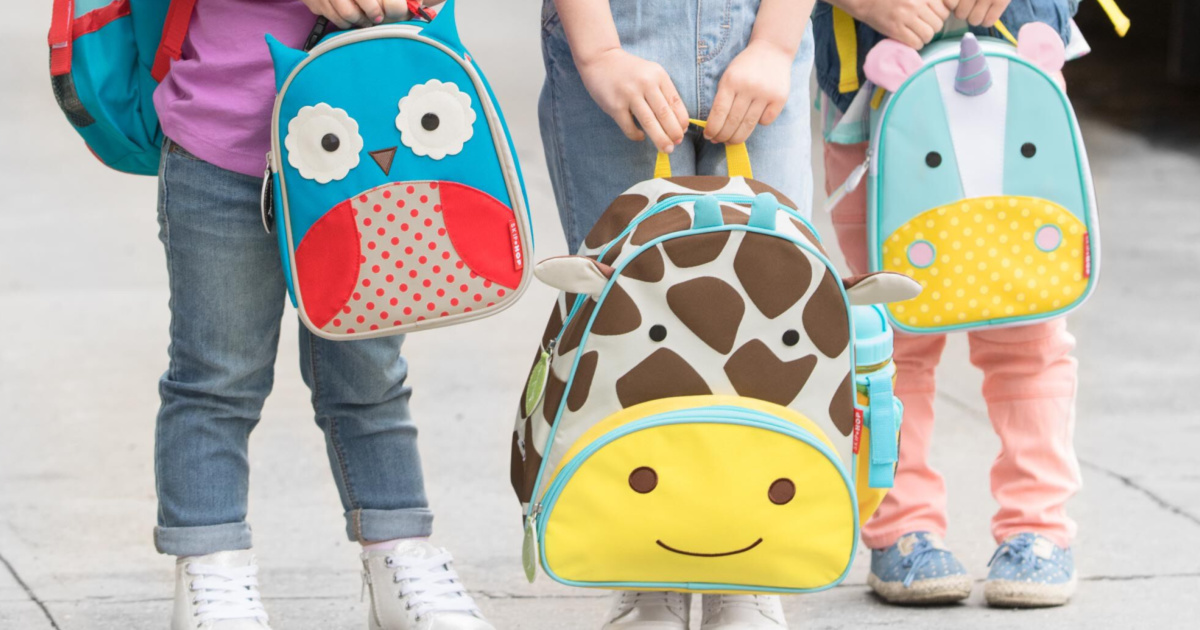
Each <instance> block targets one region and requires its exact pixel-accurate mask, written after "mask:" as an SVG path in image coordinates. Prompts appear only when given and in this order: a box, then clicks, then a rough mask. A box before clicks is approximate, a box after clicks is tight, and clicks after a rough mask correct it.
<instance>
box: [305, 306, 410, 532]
mask: <svg viewBox="0 0 1200 630" xmlns="http://www.w3.org/2000/svg"><path fill="white" fill-rule="evenodd" d="M403 340H404V338H403V336H398V337H383V338H378V339H366V340H360V341H330V340H328V339H321V338H319V337H317V336H316V335H314V334H312V333H311V332H309V331H308V329H306V328H301V329H300V371H301V374H302V376H303V377H304V382H305V384H307V385H308V387H309V389H311V390H312V394H313V396H312V400H313V410H314V411H315V412H316V419H317V425H318V426H320V427H321V430H322V431H324V432H325V445H326V451H327V452H328V455H329V463H330V465H331V466H332V468H333V478H334V481H335V482H336V483H337V488H338V494H339V495H340V496H341V499H342V507H343V508H344V510H345V515H346V535H347V536H348V537H349V538H350V540H352V541H355V542H359V543H371V542H380V541H391V540H394V539H398V538H417V537H424V536H429V534H430V532H431V528H432V525H433V512H431V511H430V509H429V506H428V502H427V501H426V498H425V485H424V483H425V482H424V476H423V474H422V472H421V458H420V455H419V454H418V452H417V427H416V425H415V424H414V423H413V421H412V417H411V416H410V415H409V410H408V398H409V395H410V394H411V392H412V388H410V387H409V386H408V385H406V384H405V380H406V378H407V377H408V363H407V362H406V361H405V360H404V357H403V356H401V355H400V346H401V343H402V342H403Z"/></svg>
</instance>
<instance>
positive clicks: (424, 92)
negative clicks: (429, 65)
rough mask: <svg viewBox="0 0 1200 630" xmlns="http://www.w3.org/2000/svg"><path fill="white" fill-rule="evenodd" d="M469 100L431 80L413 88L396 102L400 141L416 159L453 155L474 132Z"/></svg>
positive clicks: (450, 84) (435, 80)
mask: <svg viewBox="0 0 1200 630" xmlns="http://www.w3.org/2000/svg"><path fill="white" fill-rule="evenodd" d="M474 125H475V110H474V109H473V108H472V107H471V97H470V96H468V95H467V94H465V93H463V92H462V91H461V90H459V89H458V86H457V85H454V84H453V83H443V82H441V81H438V80H437V79H432V80H430V81H428V82H426V83H422V84H420V85H415V86H413V88H412V90H410V91H409V93H408V96H405V97H404V98H402V99H400V115H398V116H396V128H397V129H399V130H400V141H401V142H403V143H404V146H406V147H408V148H410V149H412V152H413V153H415V154H416V155H420V156H425V157H430V158H433V159H435V160H440V159H442V158H444V157H446V156H447V155H457V154H458V153H460V152H461V151H462V149H463V145H464V144H466V142H467V141H468V140H470V139H471V135H472V134H473V133H474V132H475V129H474Z"/></svg>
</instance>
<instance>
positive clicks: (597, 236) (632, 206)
mask: <svg viewBox="0 0 1200 630" xmlns="http://www.w3.org/2000/svg"><path fill="white" fill-rule="evenodd" d="M649 206H650V200H649V199H648V198H646V197H644V196H642V195H621V196H620V197H617V198H616V199H614V200H613V202H612V204H611V205H609V206H608V209H607V210H605V211H604V214H602V215H600V220H599V221H596V225H595V226H593V227H592V231H590V232H588V235H587V238H585V239H583V244H584V245H587V246H588V247H589V248H592V249H595V248H597V247H600V246H601V245H603V244H605V243H607V242H609V241H611V240H613V239H614V238H616V237H617V235H618V234H620V233H621V231H622V230H624V229H625V228H626V227H627V226H628V225H629V223H630V222H631V221H633V218H634V217H635V216H637V214H638V213H639V212H641V211H642V210H645V209H646V208H648V207H649Z"/></svg>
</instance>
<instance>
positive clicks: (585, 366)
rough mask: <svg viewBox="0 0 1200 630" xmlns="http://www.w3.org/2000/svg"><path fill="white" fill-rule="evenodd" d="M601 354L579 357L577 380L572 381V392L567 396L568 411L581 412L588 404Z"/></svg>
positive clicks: (592, 353) (595, 353)
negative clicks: (584, 405) (585, 404)
mask: <svg viewBox="0 0 1200 630" xmlns="http://www.w3.org/2000/svg"><path fill="white" fill-rule="evenodd" d="M599 360H600V353H599V352H596V351H595V350H593V351H591V352H587V353H585V354H584V355H583V356H581V357H579V366H578V367H576V368H575V378H574V380H572V381H571V391H570V393H568V394H567V409H570V410H571V411H579V410H580V409H582V408H583V404H584V403H586V402H587V399H588V394H589V393H590V392H591V391H592V377H593V376H595V375H596V363H597V362H598V361H599Z"/></svg>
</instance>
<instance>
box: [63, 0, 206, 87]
mask: <svg viewBox="0 0 1200 630" xmlns="http://www.w3.org/2000/svg"><path fill="white" fill-rule="evenodd" d="M68 1H69V0H68ZM195 7H196V0H172V2H171V8H170V9H168V10H167V20H166V22H164V23H163V34H162V41H161V42H160V43H159V45H158V52H157V53H155V55H154V67H153V68H152V69H151V70H150V75H151V76H153V77H154V80H155V81H162V80H163V79H164V78H166V76H167V72H168V71H170V70H171V62H172V61H175V60H177V59H179V57H180V56H181V55H182V54H183V40H185V39H187V32H188V24H190V23H191V21H192V9H194V8H195Z"/></svg>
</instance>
